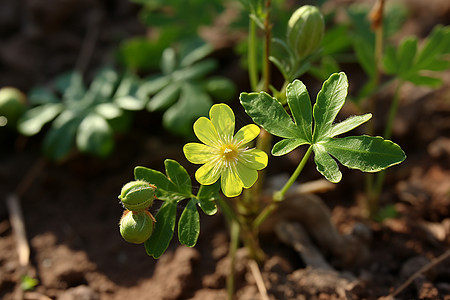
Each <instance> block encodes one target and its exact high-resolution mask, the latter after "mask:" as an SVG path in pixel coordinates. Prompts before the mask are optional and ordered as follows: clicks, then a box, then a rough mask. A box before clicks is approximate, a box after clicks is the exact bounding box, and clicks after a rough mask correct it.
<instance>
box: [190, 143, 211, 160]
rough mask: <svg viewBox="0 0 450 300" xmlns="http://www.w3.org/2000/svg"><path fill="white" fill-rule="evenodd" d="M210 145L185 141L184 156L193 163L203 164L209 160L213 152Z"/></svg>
mask: <svg viewBox="0 0 450 300" xmlns="http://www.w3.org/2000/svg"><path fill="white" fill-rule="evenodd" d="M211 150H212V148H211V147H210V146H207V145H204V144H200V143H187V144H186V145H184V147H183V152H184V156H186V158H187V160H188V161H190V162H191V163H193V164H205V163H207V162H208V161H211V159H212V158H213V156H214V154H213V153H211Z"/></svg>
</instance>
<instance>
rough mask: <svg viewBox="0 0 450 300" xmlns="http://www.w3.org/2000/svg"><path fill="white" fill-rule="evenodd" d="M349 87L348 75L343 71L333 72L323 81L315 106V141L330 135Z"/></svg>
mask: <svg viewBox="0 0 450 300" xmlns="http://www.w3.org/2000/svg"><path fill="white" fill-rule="evenodd" d="M347 89H348V81H347V75H345V73H343V72H341V73H335V74H332V75H331V76H330V78H328V80H326V81H325V82H324V83H323V86H322V89H321V90H320V92H319V94H318V95H317V100H316V103H315V104H314V108H313V116H314V134H313V141H314V143H317V142H319V141H321V140H322V139H324V138H326V137H328V136H329V134H330V132H331V130H332V126H333V121H334V119H335V118H336V116H337V114H338V112H339V111H340V110H341V108H342V106H343V105H344V102H345V98H346V96H347Z"/></svg>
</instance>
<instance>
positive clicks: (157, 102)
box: [147, 84, 181, 111]
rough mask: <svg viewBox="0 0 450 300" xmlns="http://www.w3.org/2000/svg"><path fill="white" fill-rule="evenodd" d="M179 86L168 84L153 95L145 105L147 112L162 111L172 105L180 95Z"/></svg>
mask: <svg viewBox="0 0 450 300" xmlns="http://www.w3.org/2000/svg"><path fill="white" fill-rule="evenodd" d="M180 88H181V87H180V85H179V84H170V85H168V86H166V87H165V88H163V89H162V90H161V91H159V92H158V93H157V94H156V95H154V96H153V97H152V98H151V99H150V102H148V104H147V109H148V110H149V111H156V110H163V109H167V108H168V107H170V106H171V105H172V104H174V103H175V102H176V101H177V99H178V96H179V95H180Z"/></svg>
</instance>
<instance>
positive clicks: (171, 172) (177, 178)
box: [164, 159, 192, 198]
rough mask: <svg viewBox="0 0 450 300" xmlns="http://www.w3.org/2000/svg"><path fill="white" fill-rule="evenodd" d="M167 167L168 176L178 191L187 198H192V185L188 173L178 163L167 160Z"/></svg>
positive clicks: (165, 163)
mask: <svg viewBox="0 0 450 300" xmlns="http://www.w3.org/2000/svg"><path fill="white" fill-rule="evenodd" d="M164 165H165V167H166V174H167V177H168V178H169V180H170V181H172V182H173V183H174V184H175V185H176V186H177V188H178V191H180V192H181V193H183V194H185V195H186V198H189V197H190V196H191V191H192V183H191V177H189V174H188V172H187V171H186V169H185V168H183V167H182V166H181V165H180V164H179V163H178V162H177V161H175V160H172V159H166V160H165V161H164Z"/></svg>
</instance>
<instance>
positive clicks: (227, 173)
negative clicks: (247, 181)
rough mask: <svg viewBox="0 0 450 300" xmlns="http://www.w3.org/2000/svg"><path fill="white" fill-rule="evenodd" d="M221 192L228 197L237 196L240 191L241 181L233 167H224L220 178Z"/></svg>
mask: <svg viewBox="0 0 450 300" xmlns="http://www.w3.org/2000/svg"><path fill="white" fill-rule="evenodd" d="M220 183H221V187H222V192H223V193H224V194H225V196H227V197H228V198H231V197H236V196H239V195H240V194H241V192H242V181H241V180H240V179H239V177H238V174H237V171H236V170H235V168H225V169H224V170H223V172H222V178H221V182H220Z"/></svg>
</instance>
